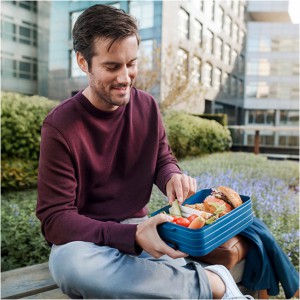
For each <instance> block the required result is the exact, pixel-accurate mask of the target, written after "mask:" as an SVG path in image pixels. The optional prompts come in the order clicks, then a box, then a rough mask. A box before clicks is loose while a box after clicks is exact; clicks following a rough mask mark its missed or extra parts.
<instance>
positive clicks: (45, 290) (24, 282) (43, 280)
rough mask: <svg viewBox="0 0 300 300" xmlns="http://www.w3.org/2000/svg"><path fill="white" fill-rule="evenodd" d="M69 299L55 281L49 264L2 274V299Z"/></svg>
mask: <svg viewBox="0 0 300 300" xmlns="http://www.w3.org/2000/svg"><path fill="white" fill-rule="evenodd" d="M23 298H25V299H69V297H68V296H67V295H65V294H63V293H62V292H61V291H60V289H59V288H58V287H57V285H56V283H55V282H54V281H53V279H52V277H51V274H50V271H49V268H48V263H43V264H39V265H34V266H29V267H25V268H21V269H15V270H11V271H7V272H3V273H1V299H23Z"/></svg>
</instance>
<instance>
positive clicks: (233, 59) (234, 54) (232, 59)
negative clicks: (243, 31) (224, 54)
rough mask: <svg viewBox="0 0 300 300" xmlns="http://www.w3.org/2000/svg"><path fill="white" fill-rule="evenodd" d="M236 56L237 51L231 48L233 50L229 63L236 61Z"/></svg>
mask: <svg viewBox="0 0 300 300" xmlns="http://www.w3.org/2000/svg"><path fill="white" fill-rule="evenodd" d="M237 56H238V53H237V51H236V50H234V49H233V50H232V51H231V63H232V64H235V63H237V62H236V59H237Z"/></svg>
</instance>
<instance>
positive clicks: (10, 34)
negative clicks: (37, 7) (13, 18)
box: [1, 21, 17, 41]
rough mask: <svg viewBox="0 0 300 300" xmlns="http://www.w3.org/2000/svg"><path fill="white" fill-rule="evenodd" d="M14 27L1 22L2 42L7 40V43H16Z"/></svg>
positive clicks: (8, 23)
mask: <svg viewBox="0 0 300 300" xmlns="http://www.w3.org/2000/svg"><path fill="white" fill-rule="evenodd" d="M16 28H17V27H16V25H15V24H13V23H10V22H6V21H3V22H2V31H1V33H2V34H1V36H2V39H3V40H8V41H16V33H17V29H16Z"/></svg>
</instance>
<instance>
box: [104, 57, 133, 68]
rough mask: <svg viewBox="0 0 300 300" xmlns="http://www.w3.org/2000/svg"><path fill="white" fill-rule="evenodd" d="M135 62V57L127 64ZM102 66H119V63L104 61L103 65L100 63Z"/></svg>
mask: <svg viewBox="0 0 300 300" xmlns="http://www.w3.org/2000/svg"><path fill="white" fill-rule="evenodd" d="M135 60H137V57H136V58H134V59H132V60H130V61H129V62H128V63H131V62H134V61H135ZM102 65H104V66H106V65H120V63H119V62H117V61H105V62H104V63H102Z"/></svg>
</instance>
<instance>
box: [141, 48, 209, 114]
mask: <svg viewBox="0 0 300 300" xmlns="http://www.w3.org/2000/svg"><path fill="white" fill-rule="evenodd" d="M191 57H192V58H193V57H194V53H193V52H190V53H187V52H185V51H183V50H181V49H178V48H177V47H176V46H174V45H169V46H168V47H167V48H166V49H165V50H164V52H163V53H162V51H161V48H160V47H156V46H155V47H154V50H153V57H152V59H151V58H149V57H147V56H145V54H144V53H143V52H141V56H140V60H139V76H138V79H137V82H136V84H135V86H136V87H138V88H141V89H144V90H146V91H149V92H152V91H153V90H155V89H157V88H160V93H159V94H160V102H159V104H160V108H161V111H162V112H163V113H164V112H166V111H169V110H182V111H185V112H189V113H195V112H200V113H202V112H203V110H204V95H205V89H204V87H203V85H202V83H201V82H200V80H199V78H200V76H197V70H196V67H198V68H199V70H198V72H199V71H200V67H201V66H199V65H197V66H195V65H194V64H191V65H190V66H189V64H190V63H191V62H192V59H191Z"/></svg>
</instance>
